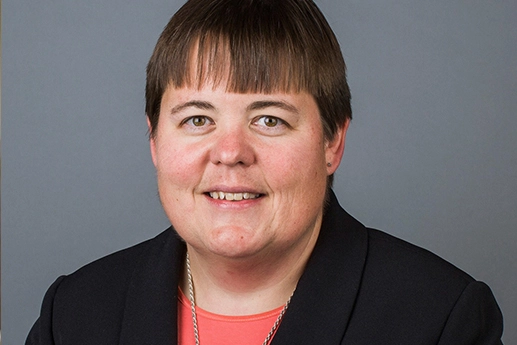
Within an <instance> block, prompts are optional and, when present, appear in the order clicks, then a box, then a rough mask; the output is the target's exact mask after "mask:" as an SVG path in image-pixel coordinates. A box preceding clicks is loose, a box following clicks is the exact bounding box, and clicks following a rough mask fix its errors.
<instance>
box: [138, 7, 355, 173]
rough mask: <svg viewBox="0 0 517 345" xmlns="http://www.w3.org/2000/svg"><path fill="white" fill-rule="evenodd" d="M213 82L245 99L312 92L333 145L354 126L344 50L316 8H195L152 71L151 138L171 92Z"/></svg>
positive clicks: (164, 39) (168, 35)
mask: <svg viewBox="0 0 517 345" xmlns="http://www.w3.org/2000/svg"><path fill="white" fill-rule="evenodd" d="M196 52H197V54H196ZM194 55H195V56H194ZM194 63H197V66H193V65H192V64H194ZM192 67H195V68H192ZM193 71H194V72H193ZM191 74H195V75H191ZM207 81H209V82H213V83H215V84H217V83H219V82H223V83H226V85H227V89H228V91H229V92H237V93H248V92H253V93H258V92H260V93H272V92H275V91H276V92H299V91H306V92H308V93H310V94H311V95H313V96H314V98H315V100H316V103H317V105H318V108H319V111H320V116H321V120H322V125H323V129H324V135H325V138H326V139H327V140H330V139H332V138H333V137H334V135H335V133H336V131H337V129H338V128H339V127H340V126H341V125H343V124H344V123H345V122H346V121H347V120H348V119H351V118H352V110H351V107H350V90H349V88H348V84H347V81H346V66H345V62H344V60H343V56H342V54H341V50H340V48H339V43H338V41H337V39H336V37H335V35H334V33H333V31H332V29H331V28H330V26H329V24H328V23H327V21H326V19H325V17H324V16H323V14H322V13H321V11H320V10H319V9H318V7H317V6H316V4H314V2H313V1H312V0H189V1H187V3H185V4H184V5H183V7H181V8H180V9H179V10H178V12H176V14H175V15H174V16H173V17H172V18H171V20H170V21H169V23H168V24H167V26H166V27H165V29H164V30H163V32H162V34H161V36H160V38H159V39H158V42H157V44H156V47H155V49H154V52H153V55H152V56H151V59H150V61H149V64H148V65H147V84H146V94H145V95H146V106H145V111H146V114H147V117H148V118H149V122H150V135H151V137H152V136H154V134H155V130H156V127H157V124H158V118H159V112H160V103H161V99H162V96H163V94H164V92H165V90H166V89H167V87H168V86H169V85H172V86H173V87H183V86H196V87H199V88H200V87H202V86H203V84H204V83H205V82H207ZM330 180H331V179H330ZM329 182H331V181H329Z"/></svg>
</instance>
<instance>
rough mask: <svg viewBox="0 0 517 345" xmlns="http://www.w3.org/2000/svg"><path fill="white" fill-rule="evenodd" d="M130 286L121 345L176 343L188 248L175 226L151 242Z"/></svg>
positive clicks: (168, 344)
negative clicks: (184, 265)
mask: <svg viewBox="0 0 517 345" xmlns="http://www.w3.org/2000/svg"><path fill="white" fill-rule="evenodd" d="M148 245H149V247H148V249H147V251H145V254H144V255H142V257H141V258H135V260H139V262H138V265H137V267H136V268H135V271H134V272H133V276H132V278H131V282H130V285H129V288H128V292H127V297H126V305H125V308H124V315H123V319H122V329H121V334H120V342H119V344H120V345H144V344H149V345H159V344H167V345H170V344H176V342H177V339H178V334H177V325H178V323H177V310H178V308H177V303H178V284H179V278H180V275H181V272H182V268H183V259H184V256H185V251H186V247H185V244H184V242H183V241H182V240H181V239H180V237H179V236H178V235H177V233H176V232H175V231H174V229H173V228H172V227H170V228H169V229H167V230H166V231H164V232H162V233H161V234H160V235H158V236H157V237H155V238H154V239H152V240H150V241H149V242H148Z"/></svg>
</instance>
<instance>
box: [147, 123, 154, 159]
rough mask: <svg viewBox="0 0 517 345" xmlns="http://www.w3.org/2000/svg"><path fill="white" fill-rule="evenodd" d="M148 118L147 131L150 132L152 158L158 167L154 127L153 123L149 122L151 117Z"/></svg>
mask: <svg viewBox="0 0 517 345" xmlns="http://www.w3.org/2000/svg"><path fill="white" fill-rule="evenodd" d="M146 118H147V131H148V132H149V146H150V149H151V158H152V159H153V164H154V166H155V167H156V138H155V137H154V136H152V135H151V133H152V129H153V128H152V127H151V121H149V117H146Z"/></svg>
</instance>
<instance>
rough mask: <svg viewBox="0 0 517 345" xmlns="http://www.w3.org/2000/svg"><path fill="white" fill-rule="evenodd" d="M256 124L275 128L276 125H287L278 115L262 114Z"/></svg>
mask: <svg viewBox="0 0 517 345" xmlns="http://www.w3.org/2000/svg"><path fill="white" fill-rule="evenodd" d="M255 124H257V125H259V126H265V127H269V128H274V127H278V126H281V125H285V122H284V121H282V120H280V119H279V118H278V117H274V116H261V117H259V118H258V119H257V120H256V121H255Z"/></svg>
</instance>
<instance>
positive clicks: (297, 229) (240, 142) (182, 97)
mask: <svg viewBox="0 0 517 345" xmlns="http://www.w3.org/2000/svg"><path fill="white" fill-rule="evenodd" d="M225 90H226V87H225V85H218V86H213V85H207V86H204V87H203V88H201V89H196V88H188V87H184V88H172V87H169V88H168V89H167V90H166V92H165V93H164V95H163V98H162V103H161V108H160V117H159V119H160V120H159V122H158V125H157V126H158V127H157V128H156V135H155V136H153V137H152V138H151V143H150V144H151V154H152V158H153V162H154V165H155V166H156V171H157V178H158V190H159V194H160V199H161V202H162V204H163V207H164V210H165V212H166V214H167V216H168V217H169V219H170V221H171V223H172V224H173V225H174V227H175V229H176V230H177V232H178V233H179V235H180V236H181V237H182V238H183V239H184V240H185V241H186V242H187V246H188V250H189V253H190V256H191V263H192V271H193V277H194V282H195V284H196V299H197V302H198V305H200V306H201V307H203V308H204V309H207V310H209V311H212V312H219V313H225V314H246V313H251V312H261V311H265V310H269V309H272V308H275V307H277V306H278V305H281V304H283V303H285V300H286V299H287V298H288V297H289V295H290V294H291V293H292V291H293V289H294V287H295V286H296V282H297V281H298V279H299V277H300V275H301V273H302V272H303V268H304V266H305V263H306V261H307V259H308V257H309V255H310V253H311V252H312V249H313V247H314V244H315V242H316V239H317V237H318V234H319V230H320V225H321V219H322V213H323V201H324V197H325V189H326V179H327V176H328V175H329V174H332V173H334V171H335V170H336V169H337V167H338V165H339V163H340V160H341V156H342V153H343V149H344V139H345V134H346V129H347V126H348V123H347V124H345V126H343V128H341V129H340V130H339V131H338V133H337V134H336V136H335V138H334V139H333V140H332V141H331V142H328V141H326V140H325V139H324V136H323V130H322V125H321V120H320V115H319V112H318V108H317V105H316V103H315V101H314V98H313V97H312V96H311V95H309V94H307V93H304V92H301V93H273V94H249V93H248V94H237V93H228V92H226V91H225ZM327 162H329V163H331V166H330V167H329V166H328V165H327ZM210 192H225V193H226V192H227V193H249V194H250V195H255V196H256V195H258V197H257V198H250V199H247V200H246V199H244V198H243V200H240V201H235V200H234V201H229V200H222V199H220V198H219V199H214V198H212V197H210ZM183 288H185V286H184V287H183ZM264 299H267V300H268V301H270V303H265V304H264V303H262V302H261V300H264ZM243 301H246V302H250V301H251V303H242V302H243ZM269 304H271V305H269Z"/></svg>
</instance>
